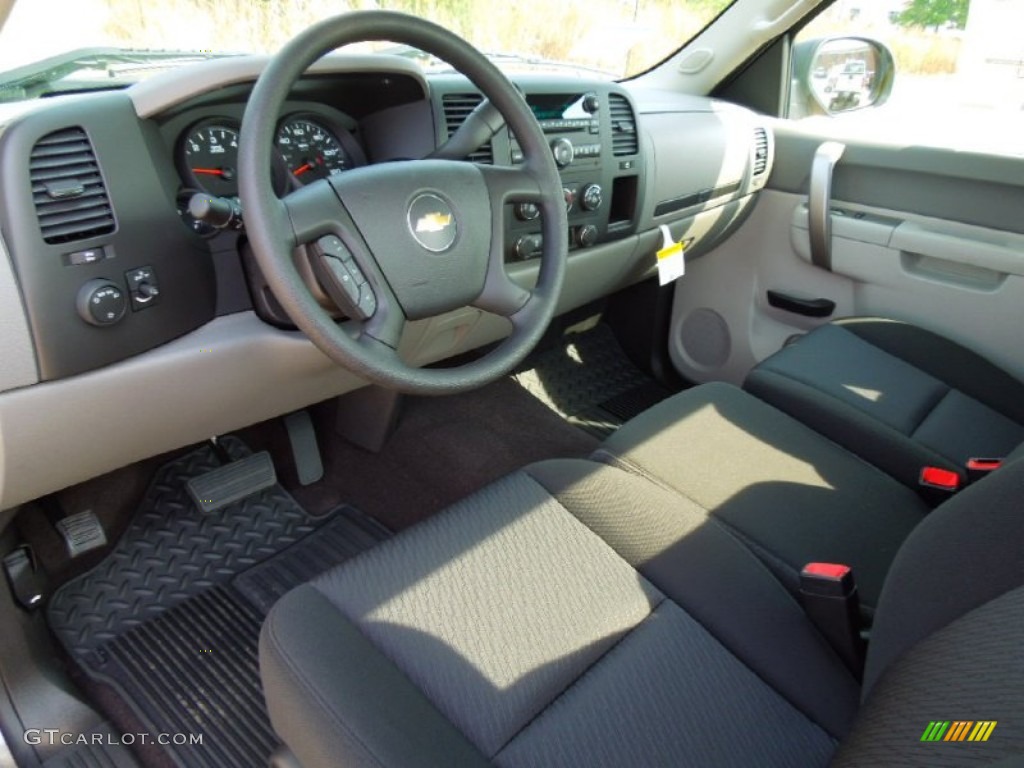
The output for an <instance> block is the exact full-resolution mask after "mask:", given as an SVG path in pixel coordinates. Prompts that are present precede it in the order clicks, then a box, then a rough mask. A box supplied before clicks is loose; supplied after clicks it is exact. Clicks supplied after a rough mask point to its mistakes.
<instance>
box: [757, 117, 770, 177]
mask: <svg viewBox="0 0 1024 768" xmlns="http://www.w3.org/2000/svg"><path fill="white" fill-rule="evenodd" d="M767 167H768V132H767V131H766V130H765V129H764V128H755V129H754V175H755V176H760V175H761V174H762V173H764V172H765V169H766V168H767Z"/></svg>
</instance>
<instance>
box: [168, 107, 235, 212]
mask: <svg viewBox="0 0 1024 768" xmlns="http://www.w3.org/2000/svg"><path fill="white" fill-rule="evenodd" d="M182 150H183V151H182V164H183V166H184V167H183V168H182V171H183V172H184V174H185V176H186V178H187V179H188V180H189V182H190V183H191V184H192V185H193V186H195V187H196V188H197V189H201V190H203V191H204V192H209V193H210V194H211V195H218V196H219V197H233V196H235V195H237V194H238V130H237V129H236V128H234V127H231V126H228V125H224V124H222V123H219V122H216V121H204V122H202V123H197V124H196V125H194V126H193V127H192V128H191V129H190V130H189V132H188V133H187V134H185V138H184V139H183V140H182Z"/></svg>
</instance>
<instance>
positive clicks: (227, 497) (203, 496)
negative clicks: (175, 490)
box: [186, 451, 277, 512]
mask: <svg viewBox="0 0 1024 768" xmlns="http://www.w3.org/2000/svg"><path fill="white" fill-rule="evenodd" d="M276 482H277V473H276V472H275V471H274V462H273V461H272V460H271V458H270V454H269V453H267V452H266V451H261V452H259V453H254V454H253V455H252V456H247V457H246V458H244V459H241V460H239V461H232V462H231V463H230V464H225V465H224V466H222V467H217V469H214V470H212V471H210V472H207V473H206V474H204V475H199V476H198V477H193V478H192V479H191V480H189V481H188V483H186V486H187V488H188V494H189V496H191V497H192V501H194V502H195V504H196V506H198V507H199V509H200V510H202V511H203V512H216V511H217V510H218V509H221V508H222V507H226V506H227V505H228V504H232V503H234V502H236V501H240V500H242V499H244V498H245V497H247V496H251V495H252V494H254V493H259V492H260V491H262V490H265V489H267V488H269V487H270V486H272V485H274V484H275V483H276Z"/></svg>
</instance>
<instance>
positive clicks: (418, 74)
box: [128, 53, 429, 118]
mask: <svg viewBox="0 0 1024 768" xmlns="http://www.w3.org/2000/svg"><path fill="white" fill-rule="evenodd" d="M268 61H270V57H269V56H260V55H254V56H233V57H230V58H225V59H215V60H213V61H205V62H200V63H198V64H193V65H190V66H187V67H181V68H179V69H174V70H171V71H169V72H165V73H163V74H161V75H158V76H156V77H153V78H150V79H148V80H143V81H142V82H139V83H136V84H135V85H133V86H132V87H131V88H130V89H129V90H128V94H129V96H130V97H131V100H132V103H133V104H134V105H135V113H136V114H137V115H138V116H139V117H140V118H149V117H154V116H155V115H158V114H160V113H162V112H165V111H167V110H169V109H171V108H172V107H176V106H178V105H179V104H182V103H184V102H186V101H189V100H190V99H193V98H195V97H197V96H201V95H203V94H206V93H210V92H212V91H216V90H217V89H218V88H224V87H226V86H229V85H237V84H239V83H251V82H253V81H254V80H256V78H257V77H259V76H260V73H261V72H263V70H264V68H265V67H266V66H267V62H268ZM349 72H394V73H395V74H404V75H408V76H411V77H414V78H415V79H416V80H417V81H419V83H420V84H421V85H422V86H423V93H424V94H426V93H428V92H429V89H428V87H427V82H426V79H425V78H424V76H423V70H421V69H420V68H419V67H418V66H416V65H415V64H414V63H412V62H411V61H409V60H407V59H403V58H401V57H400V56H385V55H351V54H337V53H335V54H329V55H327V56H324V57H323V58H322V59H320V61H318V62H316V63H315V64H314V65H313V66H312V67H310V68H309V70H308V73H309V74H341V73H349Z"/></svg>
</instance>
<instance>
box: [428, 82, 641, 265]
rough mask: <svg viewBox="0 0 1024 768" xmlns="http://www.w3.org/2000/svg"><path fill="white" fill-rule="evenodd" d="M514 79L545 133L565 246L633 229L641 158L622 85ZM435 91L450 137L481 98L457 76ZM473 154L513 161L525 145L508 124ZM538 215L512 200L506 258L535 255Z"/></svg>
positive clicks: (633, 119)
mask: <svg viewBox="0 0 1024 768" xmlns="http://www.w3.org/2000/svg"><path fill="white" fill-rule="evenodd" d="M516 84H517V85H518V86H519V87H520V88H521V89H522V90H523V92H524V94H525V97H526V103H527V104H528V105H529V107H530V109H531V111H532V112H533V114H534V117H536V118H537V122H538V123H539V124H540V127H541V130H542V131H543V132H544V134H545V136H546V137H547V138H548V146H549V148H550V150H551V154H552V157H553V158H554V161H555V164H556V165H557V166H558V170H559V175H560V176H561V179H562V191H563V194H564V196H565V206H566V212H567V215H568V222H569V226H568V230H567V231H566V233H565V236H566V240H567V242H568V245H569V249H570V252H571V251H576V250H579V249H583V248H590V247H593V246H595V245H598V244H601V243H606V242H610V241H612V240H617V239H619V238H622V237H626V236H627V235H630V234H632V233H633V232H634V231H635V230H636V223H637V218H638V215H639V211H640V203H641V200H640V190H642V189H643V183H642V182H643V180H642V178H641V174H642V173H643V164H642V163H641V162H640V141H639V133H638V130H637V123H636V113H635V111H634V108H633V105H632V103H631V101H630V98H629V96H628V95H627V94H626V92H625V90H623V89H622V88H620V87H619V86H618V85H616V84H615V83H606V82H601V81H586V80H576V79H574V80H566V81H559V82H552V81H551V79H550V78H543V79H540V78H537V79H531V78H527V77H519V78H516ZM460 86H461V87H460ZM440 90H441V96H440V99H441V106H442V109H441V110H440V112H441V113H442V114H443V124H442V125H441V126H439V127H440V129H441V130H443V131H445V132H446V133H445V134H442V135H449V136H450V135H451V134H452V133H454V131H455V130H456V129H457V128H458V127H459V125H461V122H462V120H464V119H465V116H466V115H467V114H468V113H469V111H471V110H472V109H473V108H474V107H475V106H476V105H477V104H479V103H480V95H479V94H477V93H466V92H465V81H461V82H459V81H457V80H454V79H453V80H452V81H447V82H444V81H442V83H441V88H440ZM435 93H436V91H435ZM471 159H473V160H474V161H476V162H493V163H497V164H503V165H504V164H511V165H514V164H517V163H521V162H522V161H523V151H522V149H521V148H520V146H519V142H518V141H517V140H516V138H515V136H514V135H512V134H511V133H510V132H509V131H508V129H505V130H503V131H501V132H499V133H498V134H497V135H495V136H494V138H493V139H492V140H491V143H490V146H488V147H485V148H482V149H481V151H478V152H477V153H475V154H474V156H472V157H471ZM539 216H540V212H539V210H538V208H537V206H535V205H533V204H530V203H520V204H518V205H514V206H509V210H508V212H507V213H506V219H505V228H506V237H505V243H506V253H505V259H506V261H510V262H512V261H525V260H529V259H533V258H536V257H538V256H539V255H540V253H541V247H542V245H543V240H542V238H541V234H540V231H541V228H540V222H539V220H538V218H539Z"/></svg>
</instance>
